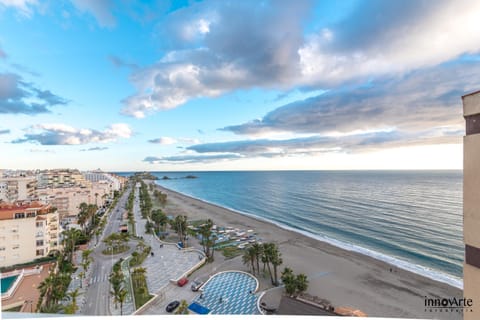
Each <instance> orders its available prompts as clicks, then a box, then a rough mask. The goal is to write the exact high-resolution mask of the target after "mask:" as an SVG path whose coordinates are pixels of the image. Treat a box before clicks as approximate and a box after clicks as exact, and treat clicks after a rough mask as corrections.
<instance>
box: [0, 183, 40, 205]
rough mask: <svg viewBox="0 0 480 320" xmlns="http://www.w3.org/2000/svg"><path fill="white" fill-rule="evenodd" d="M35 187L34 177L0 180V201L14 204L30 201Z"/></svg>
mask: <svg viewBox="0 0 480 320" xmlns="http://www.w3.org/2000/svg"><path fill="white" fill-rule="evenodd" d="M35 186H36V178H35V177H7V178H0V200H3V201H6V202H14V201H23V200H28V199H31V196H32V195H33V193H34V191H35Z"/></svg>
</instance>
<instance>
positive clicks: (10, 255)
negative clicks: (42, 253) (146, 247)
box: [0, 217, 37, 267]
mask: <svg viewBox="0 0 480 320" xmlns="http://www.w3.org/2000/svg"><path fill="white" fill-rule="evenodd" d="M35 220H36V217H32V218H25V219H14V220H0V267H5V266H11V265H14V264H19V263H25V262H29V261H32V260H34V259H35V257H36V256H35V253H36V248H35V243H36V241H35V239H36V237H35V235H36V231H37V230H36V226H35Z"/></svg>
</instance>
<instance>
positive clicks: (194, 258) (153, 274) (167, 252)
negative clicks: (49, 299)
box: [133, 188, 203, 293]
mask: <svg viewBox="0 0 480 320" xmlns="http://www.w3.org/2000/svg"><path fill="white" fill-rule="evenodd" d="M136 189H138V188H136ZM136 194H137V193H136ZM133 212H134V215H135V222H136V227H135V230H136V232H137V235H138V236H139V237H143V239H144V241H145V243H146V244H147V245H150V246H151V247H152V252H153V254H154V255H153V256H148V257H147V259H145V261H144V262H143V264H142V267H144V268H145V269H147V285H148V290H149V292H150V293H156V292H158V291H159V290H160V289H161V288H162V287H165V286H166V285H167V284H168V283H169V280H170V279H178V278H180V277H181V276H182V275H183V274H184V273H185V272H186V271H187V270H189V269H190V268H192V267H193V266H195V265H196V264H197V263H198V262H199V261H200V260H201V259H202V258H203V256H202V255H201V253H199V252H197V251H184V250H179V249H178V248H177V247H176V246H174V245H164V246H163V248H160V244H161V242H160V241H159V240H158V239H157V238H155V237H154V236H153V235H152V234H147V233H146V232H145V224H146V222H147V220H146V219H143V218H142V214H141V211H140V203H139V200H138V198H135V202H134V205H133Z"/></svg>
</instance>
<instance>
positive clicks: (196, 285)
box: [191, 280, 203, 291]
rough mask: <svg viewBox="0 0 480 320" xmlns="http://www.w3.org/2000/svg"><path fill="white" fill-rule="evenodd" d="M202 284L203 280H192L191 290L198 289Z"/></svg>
mask: <svg viewBox="0 0 480 320" xmlns="http://www.w3.org/2000/svg"><path fill="white" fill-rule="evenodd" d="M202 284H203V281H199V280H195V281H193V282H192V286H191V288H192V291H198V289H200V287H201V286H202Z"/></svg>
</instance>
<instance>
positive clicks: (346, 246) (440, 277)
mask: <svg viewBox="0 0 480 320" xmlns="http://www.w3.org/2000/svg"><path fill="white" fill-rule="evenodd" d="M155 185H156V186H157V187H160V188H162V189H164V190H168V191H170V192H172V193H176V194H178V195H180V196H184V197H188V198H190V199H192V200H196V201H199V202H202V203H205V204H208V205H211V206H213V207H216V208H218V209H221V210H228V211H230V212H231V213H234V214H238V215H242V216H246V217H249V218H251V219H254V220H258V221H261V222H265V223H269V224H271V225H273V226H275V227H277V228H280V229H283V230H286V231H291V232H294V233H297V234H299V235H301V236H304V237H307V238H310V239H312V240H314V241H319V242H322V243H325V244H328V245H330V246H333V247H335V248H338V249H342V250H345V251H348V252H353V253H357V254H360V255H362V256H365V257H368V258H372V259H374V260H376V261H379V262H383V263H386V264H388V265H390V266H392V267H396V268H399V269H402V270H404V271H407V272H411V273H413V274H416V275H418V276H421V277H425V278H428V279H430V280H432V281H435V282H440V283H442V284H446V285H449V286H452V287H454V288H456V289H459V290H463V279H462V278H458V277H455V276H452V275H450V274H447V273H444V272H442V271H438V270H433V269H430V268H428V267H425V266H422V265H418V264H414V263H412V262H408V261H405V260H402V259H400V258H396V257H392V256H389V255H387V254H385V253H382V252H379V251H375V250H372V249H368V248H365V247H362V246H359V245H354V244H350V243H346V242H342V241H340V240H336V239H333V238H329V237H321V236H318V235H315V234H313V233H311V232H308V231H305V230H299V229H295V228H294V227H291V226H288V225H282V224H281V223H280V222H277V221H274V220H269V219H267V218H264V217H259V216H256V215H254V214H251V213H248V212H244V211H239V210H236V209H234V208H230V207H227V206H223V205H221V204H216V203H213V202H210V201H207V200H204V199H200V198H197V197H195V196H193V195H190V194H186V193H182V192H178V191H175V190H172V189H169V188H166V187H164V186H161V185H159V184H157V183H155ZM366 252H369V253H370V254H368V253H366ZM435 276H437V278H435Z"/></svg>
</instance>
